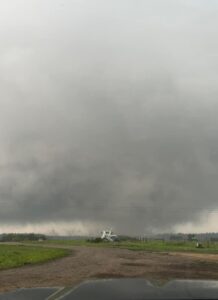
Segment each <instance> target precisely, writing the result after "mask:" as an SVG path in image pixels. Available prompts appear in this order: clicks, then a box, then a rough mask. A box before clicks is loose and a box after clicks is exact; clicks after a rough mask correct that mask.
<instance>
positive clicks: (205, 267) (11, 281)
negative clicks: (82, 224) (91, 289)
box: [0, 247, 218, 291]
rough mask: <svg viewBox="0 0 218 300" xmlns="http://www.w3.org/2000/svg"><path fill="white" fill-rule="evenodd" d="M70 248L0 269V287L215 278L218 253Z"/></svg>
mask: <svg viewBox="0 0 218 300" xmlns="http://www.w3.org/2000/svg"><path fill="white" fill-rule="evenodd" d="M70 248H71V249H72V254H71V255H70V256H68V257H65V258H62V259H59V260H55V261H52V262H49V263H45V264H41V265H36V266H25V267H21V268H17V269H10V270H4V271H0V291H7V290H12V289H16V288H21V287H37V286H40V287H43V286H72V285H75V284H78V283H79V282H81V281H83V280H86V279H90V278H111V277H143V278H147V279H150V280H164V281H165V280H168V279H174V278H189V279H196V278H198V279H217V280H218V255H209V254H208V255H207V254H190V253H148V252H142V251H140V252H136V251H130V250H126V249H112V248H94V247H70Z"/></svg>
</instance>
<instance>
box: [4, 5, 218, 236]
mask: <svg viewBox="0 0 218 300" xmlns="http://www.w3.org/2000/svg"><path fill="white" fill-rule="evenodd" d="M0 6H1V8H2V9H1V14H2V15H1V20H2V21H1V22H2V24H1V30H0V34H1V42H0V55H1V56H0V81H1V90H0V95H1V97H0V120H1V127H0V203H1V210H0V219H1V222H5V223H7V224H8V223H10V222H11V223H13V222H15V223H16V222H18V223H25V222H35V223H37V222H46V221H68V220H69V221H84V222H86V221H89V222H93V223H94V224H102V223H106V224H108V225H112V226H113V227H114V228H115V229H117V230H119V231H122V232H132V233H137V232H143V231H144V230H147V229H152V228H155V229H164V228H173V226H174V225H176V224H180V223H185V222H188V221H190V220H196V221H197V220H198V216H199V215H200V214H202V212H204V211H205V210H212V209H215V208H216V207H217V191H218V188H217V180H218V171H217V170H218V169H217V167H218V137H217V129H218V121H217V111H218V103H217V94H218V88H217V83H216V82H217V74H218V73H217V71H218V60H217V50H218V49H217V48H218V42H217V38H216V37H217V14H218V13H217V5H216V3H215V2H212V1H211V2H210V4H206V1H205V2H201V1H110V2H104V3H103V2H102V1H83V0H81V1H79V0H78V1H33V0H32V1H19V2H18V1H8V2H7V3H6V1H4V2H2V3H1V5H0Z"/></svg>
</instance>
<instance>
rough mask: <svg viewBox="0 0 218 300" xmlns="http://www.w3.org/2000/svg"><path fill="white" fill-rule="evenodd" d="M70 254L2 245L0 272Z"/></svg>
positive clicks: (0, 247) (53, 249) (60, 250)
mask: <svg viewBox="0 0 218 300" xmlns="http://www.w3.org/2000/svg"><path fill="white" fill-rule="evenodd" d="M69 253H70V251H69V250H67V249H56V248H45V247H34V246H23V245H5V244H1V245H0V270H2V269H8V268H15V267H21V266H24V265H29V264H37V263H43V262H46V261H49V260H53V259H56V258H60V257H64V256H66V255H68V254H69Z"/></svg>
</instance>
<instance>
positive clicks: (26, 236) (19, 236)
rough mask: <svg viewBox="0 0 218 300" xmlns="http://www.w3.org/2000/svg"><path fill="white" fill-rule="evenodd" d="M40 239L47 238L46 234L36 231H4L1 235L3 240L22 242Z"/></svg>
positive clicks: (0, 239) (0, 238)
mask: <svg viewBox="0 0 218 300" xmlns="http://www.w3.org/2000/svg"><path fill="white" fill-rule="evenodd" d="M39 240H43V241H44V240H46V236H45V235H44V234H36V233H4V234H2V235H1V237H0V241H1V242H22V241H39Z"/></svg>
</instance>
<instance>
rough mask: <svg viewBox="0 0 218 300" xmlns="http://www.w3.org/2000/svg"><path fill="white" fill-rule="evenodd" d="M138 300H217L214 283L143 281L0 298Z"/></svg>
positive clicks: (109, 281) (42, 290)
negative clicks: (155, 284)
mask: <svg viewBox="0 0 218 300" xmlns="http://www.w3.org/2000/svg"><path fill="white" fill-rule="evenodd" d="M30 299H31V300H60V299H63V300H98V299H99V300H101V299H104V300H112V299H113V300H130V299H131V300H142V299H218V281H202V280H201V281H199V280H174V281H171V282H169V283H167V284H165V285H163V286H154V285H152V284H151V283H150V282H149V281H146V280H144V279H105V280H92V281H87V282H85V283H83V284H81V285H79V286H77V287H76V288H75V287H74V288H69V287H68V288H59V289H58V288H34V289H20V290H17V291H15V292H13V293H6V294H1V295H0V300H30Z"/></svg>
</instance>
